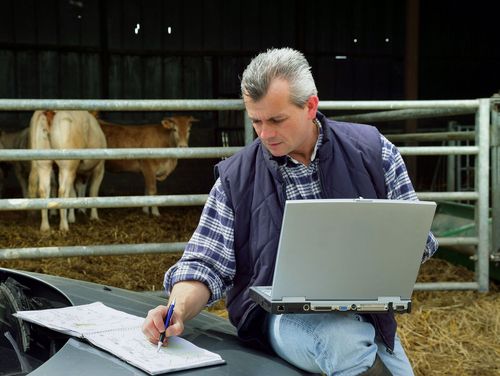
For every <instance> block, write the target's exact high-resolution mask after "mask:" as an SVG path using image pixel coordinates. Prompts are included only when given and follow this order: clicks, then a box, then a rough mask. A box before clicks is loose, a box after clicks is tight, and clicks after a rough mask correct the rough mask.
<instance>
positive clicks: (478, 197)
mask: <svg viewBox="0 0 500 376" xmlns="http://www.w3.org/2000/svg"><path fill="white" fill-rule="evenodd" d="M499 103H500V101H499V100H498V99H497V98H490V99H473V100H453V101H322V102H320V110H335V111H347V112H349V111H365V110H373V111H376V112H371V113H366V114H349V115H343V116H338V117H337V116H332V118H334V119H336V120H346V121H359V122H370V121H373V122H376V121H381V120H386V121H390V120H391V119H418V118H429V117H442V116H452V115H455V114H472V115H474V116H475V122H474V131H473V132H472V135H471V133H466V132H461V133H460V134H457V133H456V132H455V133H454V132H444V133H438V132H432V134H413V135H404V134H402V135H389V134H388V135H386V136H387V138H388V139H389V140H391V139H393V140H398V139H399V140H400V141H402V142H410V141H411V142H419V141H421V142H423V143H426V142H429V141H435V142H441V145H440V146H398V149H399V150H400V152H401V154H402V155H403V156H417V157H420V156H430V155H438V156H444V157H448V158H449V157H458V156H470V157H473V158H474V168H475V174H474V187H473V190H446V191H430V190H429V191H418V192H417V196H418V197H419V199H421V200H435V201H438V202H446V203H449V202H460V201H467V202H472V203H473V205H472V209H473V218H474V220H473V225H474V229H475V232H474V233H473V234H471V235H470V236H462V235H461V234H460V233H458V234H456V235H455V236H446V237H438V240H439V243H440V246H441V247H450V248H471V249H472V253H469V254H467V257H468V258H469V259H470V260H472V261H473V263H474V271H473V273H472V275H473V277H472V279H473V280H472V281H470V280H460V281H449V278H446V275H444V274H445V273H443V274H441V275H440V274H439V273H437V274H435V275H434V277H433V278H431V279H430V280H432V282H430V281H421V282H419V283H417V284H416V285H415V290H419V291H422V292H423V293H425V294H427V293H429V294H430V293H432V292H433V291H431V290H454V291H458V290H461V291H464V292H466V291H467V290H469V291H474V290H475V291H480V292H487V291H488V289H489V288H490V284H489V281H490V274H489V272H490V267H491V265H493V264H494V263H495V262H498V260H499V250H500V234H499V230H500V192H499V191H500V177H499V175H500V166H499V164H500V151H499V145H500V141H499V138H500V136H499V133H500V132H499V129H500V116H499V107H498V106H499ZM41 108H50V109H71V110H78V109H82V110H101V111H138V110H141V111H142V110H143V111H146V110H155V111H225V110H233V111H241V116H242V117H243V118H244V124H245V130H244V134H245V137H244V139H245V143H250V142H251V141H252V140H253V133H252V132H253V130H252V127H251V124H250V122H249V120H248V118H247V117H246V115H245V113H244V106H243V103H242V101H240V100H14V99H12V100H6V99H0V110H10V111H16V110H19V111H21V110H23V111H26V110H36V109H41ZM471 138H472V139H473V143H472V144H473V145H467V146H463V145H459V142H458V141H460V140H463V139H471ZM453 142H456V144H453ZM240 149H241V146H237V147H196V148H191V147H189V148H183V149H175V148H171V149H149V150H144V149H113V150H111V149H92V150H90V149H87V150H85V151H83V150H28V149H27V150H1V149H0V161H13V160H16V161H20V160H33V159H81V158H82V157H85V158H87V159H88V158H94V159H139V158H141V159H147V158H179V159H183V158H185V159H198V158H224V157H227V156H230V155H232V154H234V153H235V152H237V151H238V150H240ZM490 174H491V176H490ZM206 199H207V195H206V194H196V195H193V194H188V195H158V196H148V197H146V196H121V197H120V196H117V197H95V198H92V197H81V198H69V199H59V198H50V199H1V200H0V211H25V210H39V209H43V208H92V207H96V208H116V209H118V208H124V207H127V208H128V207H143V206H172V207H200V206H201V205H203V204H204V202H205V200H206ZM490 205H491V208H490ZM185 244H186V243H185V242H165V243H137V244H99V245H80V244H74V245H69V246H52V247H24V248H13V247H9V248H4V249H0V260H3V261H9V260H11V261H12V260H22V259H41V258H61V257H64V258H68V257H73V256H107V255H135V256H140V255H144V254H160V253H164V254H176V255H177V254H178V252H181V251H182V250H183V249H184V246H185ZM440 278H441V279H440ZM409 320H410V319H409ZM407 321H408V320H407ZM405 324H407V323H405ZM497 330H498V329H497ZM493 345H494V344H493ZM495 349H496V348H495ZM495 351H498V350H497V349H496V350H494V351H493V353H495ZM421 369H425V367H423V368H421ZM497 370H498V369H497ZM422 372H423V371H422ZM420 374H425V373H420ZM470 374H474V373H470ZM477 374H484V375H486V374H488V373H477Z"/></svg>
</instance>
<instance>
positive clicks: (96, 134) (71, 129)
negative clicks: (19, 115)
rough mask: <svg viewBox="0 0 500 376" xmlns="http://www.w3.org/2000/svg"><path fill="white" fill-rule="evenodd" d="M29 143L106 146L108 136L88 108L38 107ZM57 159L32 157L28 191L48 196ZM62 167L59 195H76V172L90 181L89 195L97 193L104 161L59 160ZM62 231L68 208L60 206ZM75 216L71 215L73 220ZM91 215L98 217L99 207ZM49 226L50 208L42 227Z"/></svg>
mask: <svg viewBox="0 0 500 376" xmlns="http://www.w3.org/2000/svg"><path fill="white" fill-rule="evenodd" d="M30 146H31V148H32V149H98V148H106V138H105V137H104V133H103V132H102V130H101V127H100V126H99V123H98V122H97V120H96V119H95V117H94V116H93V115H91V114H90V113H89V112H87V111H57V112H55V113H54V112H53V111H45V112H44V111H35V113H34V114H33V116H32V118H31V122H30ZM53 162H54V161H51V160H50V161H44V160H35V161H32V165H31V173H30V177H29V195H30V197H36V192H37V187H38V195H39V197H41V198H47V197H48V194H49V191H50V173H51V171H52V165H53ZM55 163H56V164H57V166H58V167H59V174H58V183H59V192H58V196H59V197H60V198H68V197H70V196H75V189H74V184H75V178H76V176H77V174H78V175H79V176H83V178H84V179H88V181H89V196H91V197H96V196H97V195H98V192H99V187H100V185H101V182H102V178H103V176H104V161H103V160H96V159H89V160H56V161H55ZM60 217H61V218H60V224H59V229H60V230H61V231H68V230H69V226H68V220H67V215H66V209H61V210H60ZM72 219H73V218H70V220H72ZM90 219H94V220H97V219H99V217H98V215H97V209H96V208H92V209H91V214H90ZM49 229H50V225H49V221H48V217H47V210H42V223H41V225H40V230H41V231H48V230H49Z"/></svg>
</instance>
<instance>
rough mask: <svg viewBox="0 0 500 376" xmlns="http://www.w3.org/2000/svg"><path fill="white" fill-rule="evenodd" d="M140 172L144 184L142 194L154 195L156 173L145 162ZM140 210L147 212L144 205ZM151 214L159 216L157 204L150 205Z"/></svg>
mask: <svg viewBox="0 0 500 376" xmlns="http://www.w3.org/2000/svg"><path fill="white" fill-rule="evenodd" d="M142 174H143V175H144V184H145V186H146V187H145V192H144V194H145V195H146V196H154V195H156V192H157V190H156V175H155V172H154V171H153V169H152V168H151V166H149V165H147V164H145V165H144V166H143V171H142ZM142 211H143V212H144V213H146V214H149V210H148V207H147V206H145V207H143V208H142ZM151 214H152V215H153V216H155V217H159V216H160V212H159V211H158V207H157V206H152V207H151Z"/></svg>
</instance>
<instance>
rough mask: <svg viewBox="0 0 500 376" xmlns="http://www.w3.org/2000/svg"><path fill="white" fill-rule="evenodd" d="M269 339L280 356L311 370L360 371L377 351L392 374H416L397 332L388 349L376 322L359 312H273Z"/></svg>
mask: <svg viewBox="0 0 500 376" xmlns="http://www.w3.org/2000/svg"><path fill="white" fill-rule="evenodd" d="M269 341H270V343H271V346H272V347H273V349H274V351H276V353H277V354H278V355H279V356H280V357H281V358H283V359H285V360H286V361H288V362H289V363H291V364H293V365H295V366H296V367H298V368H301V369H303V370H305V371H309V372H312V373H324V374H326V375H336V376H347V375H359V374H360V373H362V372H364V371H366V370H367V369H368V368H369V367H370V366H371V365H372V364H373V362H374V361H375V356H376V354H378V355H379V357H380V359H381V360H382V361H383V362H384V364H385V366H386V367H387V368H388V369H389V370H390V371H391V372H392V374H393V375H401V376H411V375H413V370H412V367H411V364H410V361H409V360H408V358H407V356H406V354H405V352H404V350H403V347H402V346H401V342H400V341H399V338H398V336H397V335H396V342H395V346H394V352H393V353H392V354H390V353H388V352H387V351H386V347H385V345H384V343H383V342H382V340H381V339H379V338H377V337H376V336H375V328H374V327H373V325H372V324H370V323H369V322H367V321H366V320H365V319H364V318H363V317H362V316H360V315H358V314H356V313H350V312H349V313H315V314H284V315H271V316H270V320H269Z"/></svg>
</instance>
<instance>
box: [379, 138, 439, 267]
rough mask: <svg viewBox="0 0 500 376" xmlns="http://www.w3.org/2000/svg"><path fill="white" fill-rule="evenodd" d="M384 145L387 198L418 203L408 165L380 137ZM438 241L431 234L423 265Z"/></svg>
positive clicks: (396, 150)
mask: <svg viewBox="0 0 500 376" xmlns="http://www.w3.org/2000/svg"><path fill="white" fill-rule="evenodd" d="M380 140H381V143H382V164H383V169H384V177H385V185H386V188H387V198H388V199H390V200H412V201H418V198H417V194H416V193H415V190H414V189H413V185H412V183H411V180H410V177H409V176H408V171H407V170H406V165H405V163H404V161H403V158H402V157H401V154H400V153H399V151H398V149H397V148H396V146H394V145H393V144H392V143H391V142H390V141H389V140H388V139H387V138H385V137H384V136H382V135H380ZM438 246H439V244H438V241H437V239H436V238H435V237H434V235H433V234H432V232H429V236H428V237H427V243H426V245H425V249H424V254H423V255H422V263H423V262H425V261H427V260H428V259H429V258H430V257H431V256H432V255H433V254H434V253H435V252H436V251H437V249H438Z"/></svg>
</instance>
